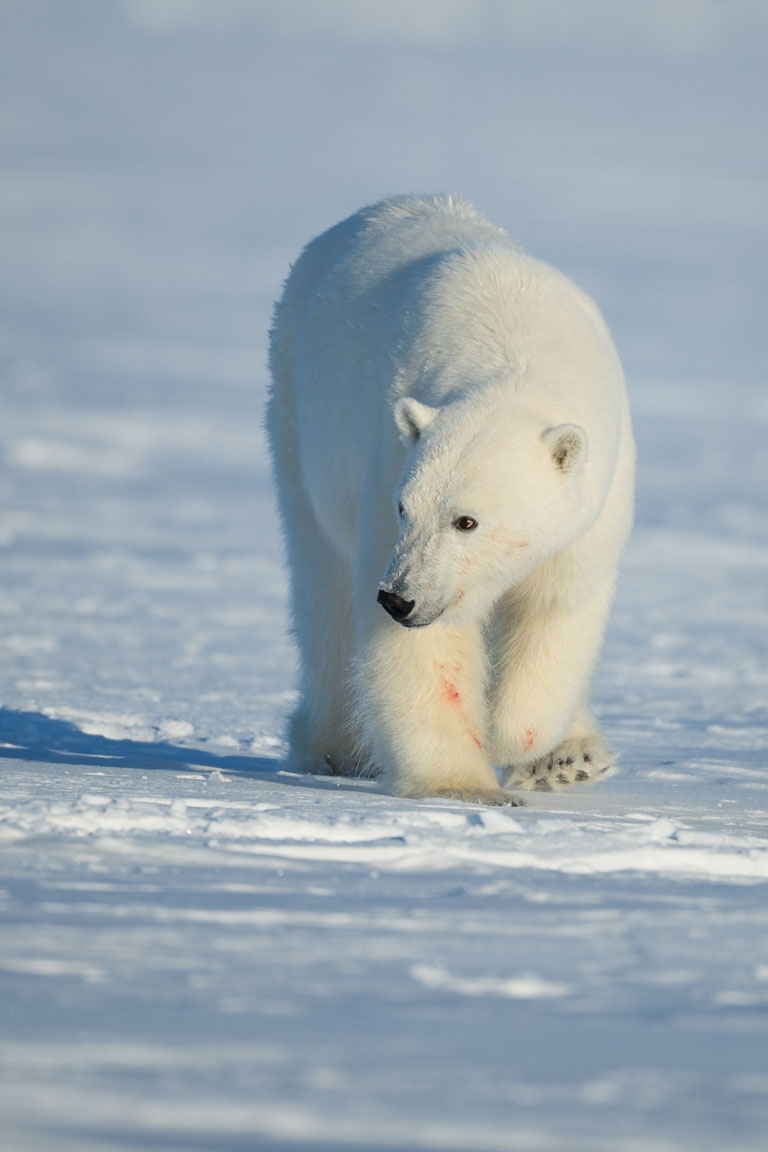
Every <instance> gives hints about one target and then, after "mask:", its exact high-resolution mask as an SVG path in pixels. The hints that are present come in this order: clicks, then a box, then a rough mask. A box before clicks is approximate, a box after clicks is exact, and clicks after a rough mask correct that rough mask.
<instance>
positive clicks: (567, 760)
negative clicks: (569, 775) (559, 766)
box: [565, 756, 573, 764]
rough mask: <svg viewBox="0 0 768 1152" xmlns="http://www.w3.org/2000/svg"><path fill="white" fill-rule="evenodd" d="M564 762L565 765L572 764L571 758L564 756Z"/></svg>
mask: <svg viewBox="0 0 768 1152" xmlns="http://www.w3.org/2000/svg"><path fill="white" fill-rule="evenodd" d="M565 762H566V764H573V756H566V758H565Z"/></svg>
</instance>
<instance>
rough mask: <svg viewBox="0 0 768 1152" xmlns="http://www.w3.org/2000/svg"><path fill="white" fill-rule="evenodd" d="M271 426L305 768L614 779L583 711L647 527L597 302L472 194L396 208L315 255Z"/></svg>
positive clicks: (477, 777)
mask: <svg viewBox="0 0 768 1152" xmlns="http://www.w3.org/2000/svg"><path fill="white" fill-rule="evenodd" d="M270 368H271V372H272V379H273V385H272V391H271V396H270V400H269V407H268V415H267V426H268V433H269V440H270V446H271V451H272V457H273V464H274V471H275V477H276V481H277V489H278V496H279V502H280V512H281V517H282V523H283V529H284V534H285V543H286V548H287V555H288V562H289V567H290V573H291V599H292V612H293V622H294V630H295V638H296V643H297V645H298V650H299V657H300V678H301V679H300V699H299V703H298V706H297V708H296V711H295V713H294V715H293V717H292V719H291V723H290V731H289V740H290V749H291V752H290V755H291V760H292V763H293V764H294V765H295V766H296V767H300V768H302V769H303V770H306V771H310V772H316V771H335V772H339V773H345V774H347V773H352V774H355V773H360V772H378V771H381V772H383V773H384V777H385V780H386V782H387V783H388V785H389V786H390V787H391V788H392V789H394V790H395V791H397V792H399V793H401V794H404V795H415V796H423V795H451V796H458V797H461V798H466V799H473V800H474V799H480V800H485V801H487V802H489V803H498V802H503V801H504V800H505V799H506V800H509V796H508V794H507V793H505V791H504V790H503V789H500V788H499V779H498V777H497V773H496V771H494V766H496V767H497V768H500V769H501V781H502V784H503V787H504V788H507V789H508V788H516V789H531V788H539V789H548V788H560V787H565V786H567V785H569V784H571V783H574V782H577V781H585V780H588V779H592V778H594V777H595V776H597V775H599V774H601V773H602V772H604V771H606V770H607V768H608V767H609V766H610V764H611V755H610V753H609V751H608V748H607V746H606V744H605V742H604V740H603V738H602V736H601V734H600V732H599V730H598V728H597V727H596V724H595V721H594V719H593V718H592V716H591V714H590V713H589V711H588V709H587V695H588V689H589V682H590V677H591V674H592V671H593V668H594V665H595V662H596V659H597V657H598V653H599V650H600V646H601V642H602V638H603V633H604V629H605V623H606V619H607V616H608V612H609V608H610V604H611V600H612V597H613V592H614V586H615V581H616V572H617V566H618V562H619V557H620V555H621V552H622V549H623V547H624V544H625V542H626V539H627V535H628V533H629V530H630V527H631V522H632V507H633V478H634V444H633V439H632V430H631V424H630V417H629V410H628V405H627V397H626V391H625V386H624V379H623V375H622V370H621V365H620V363H619V359H618V356H617V354H616V351H615V348H614V345H613V342H612V340H611V337H610V334H609V332H608V329H607V327H606V325H605V323H604V321H603V319H602V317H601V315H600V313H599V311H598V309H597V308H596V306H595V305H594V303H593V302H592V301H591V300H590V299H589V297H588V296H586V295H585V294H584V293H583V292H582V291H581V290H580V289H579V288H577V287H576V286H575V285H574V284H573V283H572V282H571V281H570V280H568V279H567V278H566V277H565V276H563V275H562V274H561V273H559V272H557V271H556V270H555V269H553V268H551V267H549V266H548V265H546V264H544V263H542V262H541V261H539V260H536V259H534V258H533V257H531V256H529V255H527V254H526V253H525V252H523V251H521V250H520V249H519V248H518V247H517V246H516V245H515V244H513V243H512V242H511V241H510V239H509V238H508V237H507V235H506V234H505V233H504V232H503V231H502V230H501V229H499V228H497V227H495V226H494V225H492V224H490V223H489V222H488V221H486V220H485V219H483V217H482V216H480V215H479V214H478V213H477V212H476V211H475V210H474V209H473V208H472V207H471V206H469V205H468V204H466V203H463V202H461V201H457V200H455V199H452V198H450V197H443V196H435V197H403V198H398V199H393V200H388V201H384V202H382V203H380V204H377V205H374V206H373V207H370V208H364V209H362V210H361V211H360V212H358V213H356V214H355V215H354V216H352V217H350V218H349V219H347V220H345V221H343V222H342V223H341V224H338V225H337V226H336V227H334V228H331V229H330V230H329V231H328V232H325V233H324V234H323V235H321V236H319V237H318V238H317V239H316V240H314V241H312V243H310V244H309V245H308V246H307V247H306V248H305V249H304V251H303V252H302V254H301V256H300V257H299V259H298V261H297V262H296V264H295V266H294V267H293V269H292V270H291V273H290V275H289V277H288V280H287V281H286V284H285V289H284V292H283V296H282V298H281V299H280V301H279V302H278V304H277V306H276V309H275V318H274V324H273V327H272V332H271V346H270Z"/></svg>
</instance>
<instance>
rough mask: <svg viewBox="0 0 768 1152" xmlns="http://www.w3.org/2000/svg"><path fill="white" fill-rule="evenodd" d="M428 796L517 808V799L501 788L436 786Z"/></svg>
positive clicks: (466, 802)
mask: <svg viewBox="0 0 768 1152" xmlns="http://www.w3.org/2000/svg"><path fill="white" fill-rule="evenodd" d="M427 795H428V796H430V797H434V798H435V799H437V800H461V801H462V802H463V803H464V804H486V805H488V806H489V807H493V808H519V807H520V805H521V804H522V800H517V799H516V798H515V797H514V796H512V795H511V793H509V792H505V791H504V790H503V789H502V788H438V789H436V790H435V791H434V792H429V793H427Z"/></svg>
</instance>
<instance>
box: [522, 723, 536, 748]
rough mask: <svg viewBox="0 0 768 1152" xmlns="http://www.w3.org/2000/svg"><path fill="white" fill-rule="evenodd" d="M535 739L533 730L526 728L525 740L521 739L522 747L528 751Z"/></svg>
mask: <svg viewBox="0 0 768 1152" xmlns="http://www.w3.org/2000/svg"><path fill="white" fill-rule="evenodd" d="M535 739H536V733H535V732H534V730H533V728H526V730H525V740H524V741H523V748H524V749H525V751H526V752H530V750H531V748H533V743H534V740H535Z"/></svg>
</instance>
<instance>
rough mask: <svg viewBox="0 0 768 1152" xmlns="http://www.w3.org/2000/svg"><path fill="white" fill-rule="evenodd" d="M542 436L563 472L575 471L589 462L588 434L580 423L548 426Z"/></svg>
mask: <svg viewBox="0 0 768 1152" xmlns="http://www.w3.org/2000/svg"><path fill="white" fill-rule="evenodd" d="M541 438H542V440H543V441H544V443H545V444H546V445H547V447H548V448H549V450H550V452H551V453H552V459H553V460H554V462H555V464H556V465H557V467H558V468H559V469H560V471H561V472H575V471H576V470H577V469H578V468H580V467H581V466H582V465H583V464H586V462H587V456H588V455H589V446H588V444H587V434H586V432H585V431H584V429H583V428H581V427H580V426H579V425H578V424H558V425H557V426H556V427H555V428H547V430H546V432H542V434H541Z"/></svg>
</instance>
